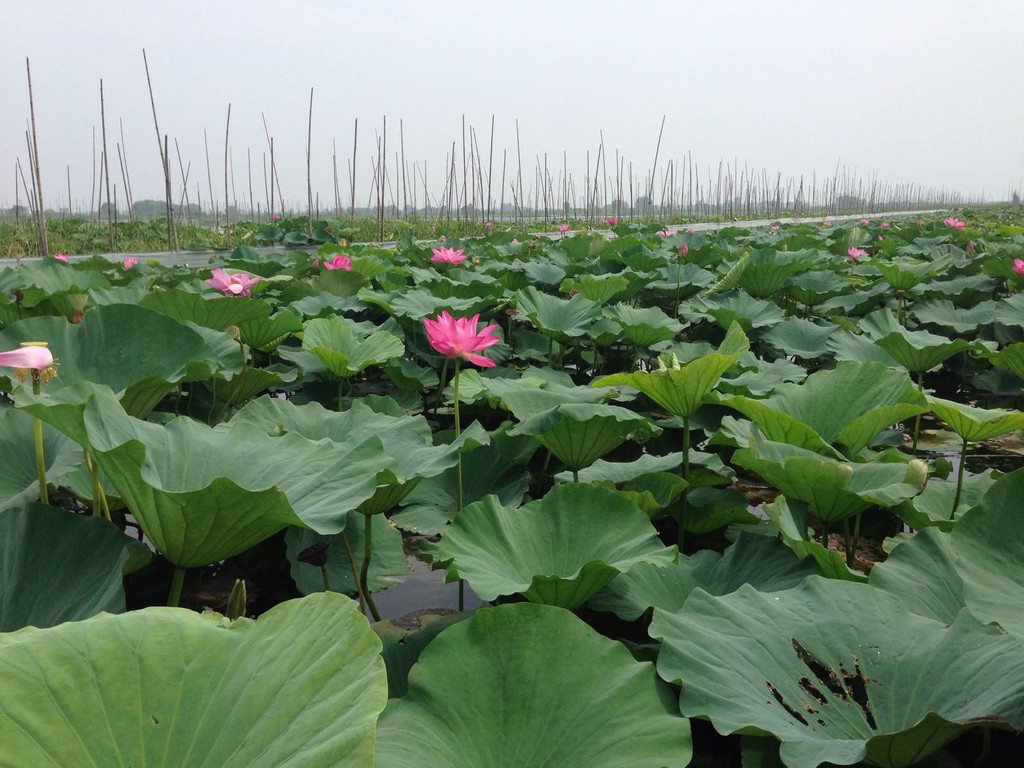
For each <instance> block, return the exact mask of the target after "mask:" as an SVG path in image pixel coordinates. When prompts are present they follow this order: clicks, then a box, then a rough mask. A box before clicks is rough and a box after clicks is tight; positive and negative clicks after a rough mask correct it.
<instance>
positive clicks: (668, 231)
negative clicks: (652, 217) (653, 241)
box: [658, 229, 676, 237]
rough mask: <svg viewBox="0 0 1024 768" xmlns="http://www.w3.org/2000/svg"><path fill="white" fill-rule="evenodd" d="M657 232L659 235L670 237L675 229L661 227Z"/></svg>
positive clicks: (674, 232)
mask: <svg viewBox="0 0 1024 768" xmlns="http://www.w3.org/2000/svg"><path fill="white" fill-rule="evenodd" d="M658 234H659V235H661V236H662V237H672V235H674V234H676V230H674V229H662V230H659V231H658Z"/></svg>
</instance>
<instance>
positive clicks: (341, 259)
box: [324, 253, 352, 272]
mask: <svg viewBox="0 0 1024 768" xmlns="http://www.w3.org/2000/svg"><path fill="white" fill-rule="evenodd" d="M324 269H343V270H345V271H346V272H351V271H352V258H351V257H350V256H342V255H341V254H340V253H336V254H334V255H333V256H331V258H329V259H324Z"/></svg>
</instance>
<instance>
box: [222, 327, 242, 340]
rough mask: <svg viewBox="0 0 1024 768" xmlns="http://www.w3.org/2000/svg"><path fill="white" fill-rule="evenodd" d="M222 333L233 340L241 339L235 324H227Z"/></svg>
mask: <svg viewBox="0 0 1024 768" xmlns="http://www.w3.org/2000/svg"><path fill="white" fill-rule="evenodd" d="M224 333H226V334H227V335H228V336H230V337H231V338H232V339H234V340H235V341H241V340H242V332H241V331H240V330H239V329H238V326H237V325H229V326H228V327H227V328H225V329H224Z"/></svg>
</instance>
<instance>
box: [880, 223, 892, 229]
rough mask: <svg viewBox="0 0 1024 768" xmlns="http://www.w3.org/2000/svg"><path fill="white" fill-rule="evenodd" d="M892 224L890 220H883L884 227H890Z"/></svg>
mask: <svg viewBox="0 0 1024 768" xmlns="http://www.w3.org/2000/svg"><path fill="white" fill-rule="evenodd" d="M891 226H892V225H891V224H890V223H889V222H888V221H883V222H882V229H888V228H889V227H891Z"/></svg>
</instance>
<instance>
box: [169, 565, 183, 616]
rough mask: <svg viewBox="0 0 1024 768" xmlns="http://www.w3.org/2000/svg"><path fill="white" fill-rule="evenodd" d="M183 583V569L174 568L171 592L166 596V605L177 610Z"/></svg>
mask: <svg viewBox="0 0 1024 768" xmlns="http://www.w3.org/2000/svg"><path fill="white" fill-rule="evenodd" d="M184 583H185V569H184V568H181V567H179V566H175V568H174V576H172V577H171V591H170V592H169V593H168V594H167V605H169V606H170V607H171V608H177V607H178V602H179V601H180V600H181V587H182V585H184Z"/></svg>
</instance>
